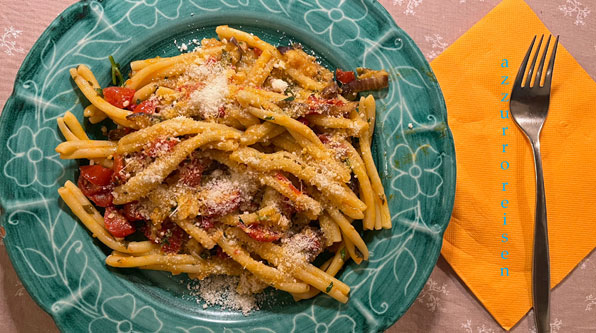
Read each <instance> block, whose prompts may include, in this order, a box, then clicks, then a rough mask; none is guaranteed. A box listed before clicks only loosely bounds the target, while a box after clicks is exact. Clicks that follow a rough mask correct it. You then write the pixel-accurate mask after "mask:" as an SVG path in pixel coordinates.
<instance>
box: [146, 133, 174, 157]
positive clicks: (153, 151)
mask: <svg viewBox="0 0 596 333" xmlns="http://www.w3.org/2000/svg"><path fill="white" fill-rule="evenodd" d="M177 144H178V141H177V140H171V139H164V138H161V139H157V140H155V141H153V142H152V143H151V145H150V146H149V148H148V149H146V154H147V156H149V157H158V156H161V155H163V154H165V153H169V152H170V151H172V149H173V148H174V146H175V145H177Z"/></svg>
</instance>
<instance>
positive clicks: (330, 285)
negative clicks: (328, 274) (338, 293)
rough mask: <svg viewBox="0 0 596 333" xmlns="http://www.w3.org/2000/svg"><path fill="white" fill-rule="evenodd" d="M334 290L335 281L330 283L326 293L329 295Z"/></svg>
mask: <svg viewBox="0 0 596 333" xmlns="http://www.w3.org/2000/svg"><path fill="white" fill-rule="evenodd" d="M332 288H333V281H332V282H331V283H329V285H328V286H327V289H325V292H326V293H329V292H330V291H331V289H332Z"/></svg>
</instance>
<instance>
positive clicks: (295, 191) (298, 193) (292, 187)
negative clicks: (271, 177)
mask: <svg viewBox="0 0 596 333" xmlns="http://www.w3.org/2000/svg"><path fill="white" fill-rule="evenodd" d="M275 178H277V179H279V180H281V181H282V182H283V183H285V184H286V186H288V187H289V188H290V190H292V191H293V192H294V193H296V194H297V195H300V194H302V192H301V191H300V190H299V189H297V188H296V186H294V184H292V182H291V181H290V180H289V179H288V178H286V176H284V175H283V174H282V173H281V172H278V173H276V174H275Z"/></svg>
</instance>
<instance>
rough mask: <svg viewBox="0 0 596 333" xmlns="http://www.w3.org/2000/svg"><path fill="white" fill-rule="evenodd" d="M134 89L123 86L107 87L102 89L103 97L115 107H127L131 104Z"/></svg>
mask: <svg viewBox="0 0 596 333" xmlns="http://www.w3.org/2000/svg"><path fill="white" fill-rule="evenodd" d="M134 95H135V90H134V89H130V88H124V87H107V88H104V89H103V98H104V99H105V100H106V101H107V102H108V103H110V104H112V105H113V106H115V107H117V108H121V109H124V108H127V107H129V106H130V105H132V104H133V98H134Z"/></svg>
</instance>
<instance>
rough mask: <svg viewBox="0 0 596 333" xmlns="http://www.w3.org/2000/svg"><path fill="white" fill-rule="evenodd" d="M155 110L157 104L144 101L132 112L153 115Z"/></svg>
mask: <svg viewBox="0 0 596 333" xmlns="http://www.w3.org/2000/svg"><path fill="white" fill-rule="evenodd" d="M155 109H157V104H156V103H155V101H152V100H149V99H148V100H146V101H142V102H141V103H140V104H139V105H137V106H135V108H134V110H133V111H132V112H134V113H146V114H154V113H155Z"/></svg>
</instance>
